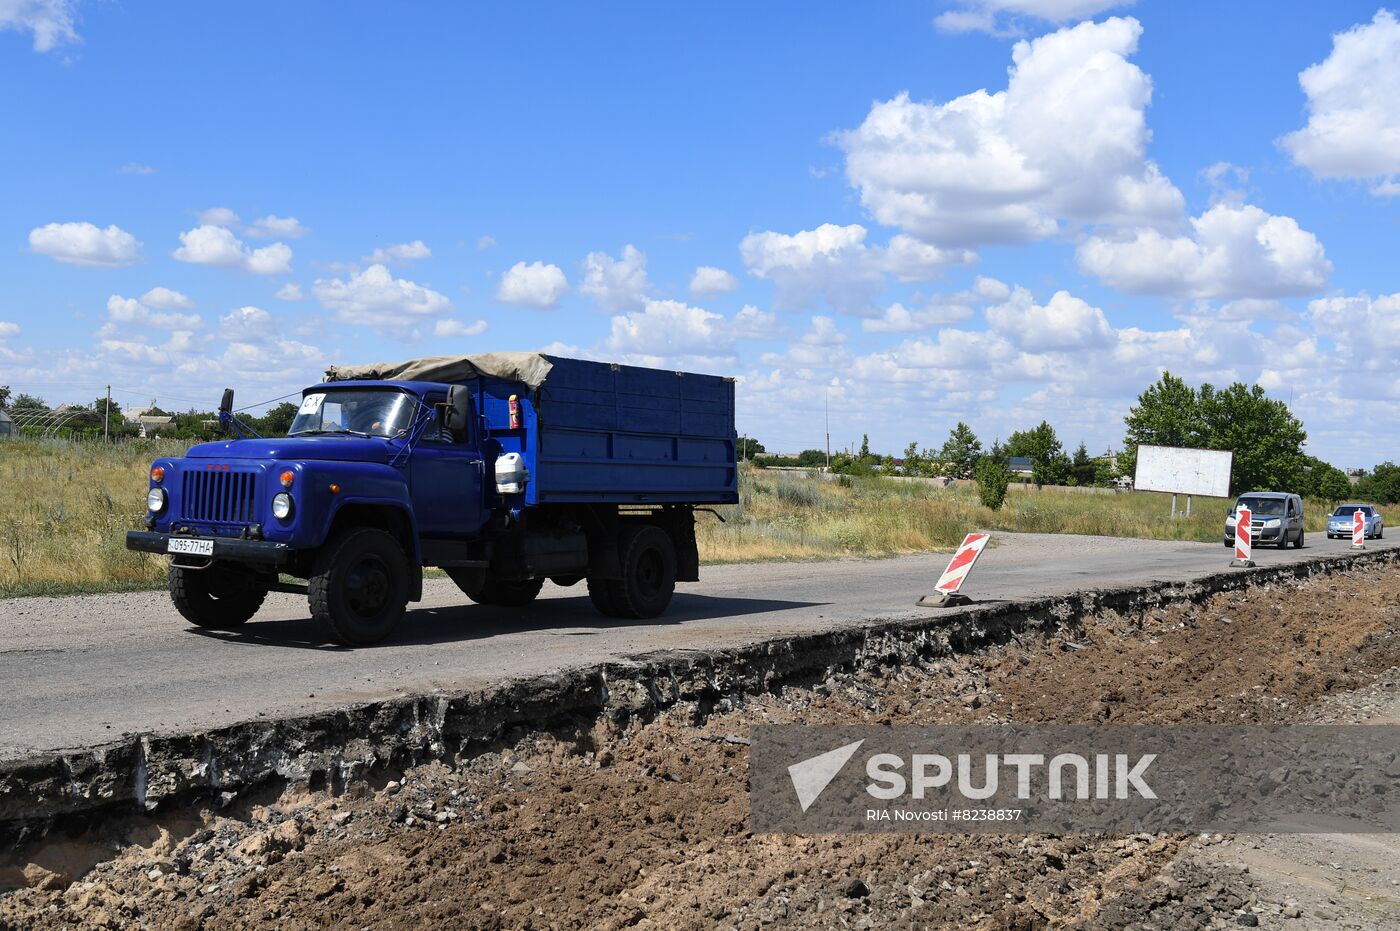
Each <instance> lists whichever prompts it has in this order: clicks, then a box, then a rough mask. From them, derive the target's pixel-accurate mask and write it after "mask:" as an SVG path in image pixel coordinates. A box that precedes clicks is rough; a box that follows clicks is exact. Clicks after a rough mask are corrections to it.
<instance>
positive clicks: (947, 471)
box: [938, 420, 982, 478]
mask: <svg viewBox="0 0 1400 931" xmlns="http://www.w3.org/2000/svg"><path fill="white" fill-rule="evenodd" d="M938 458H939V461H940V462H941V463H942V467H943V474H944V475H947V476H948V477H949V478H972V477H973V473H974V471H975V470H976V468H977V460H978V459H980V458H982V442H981V441H980V440H978V439H977V434H975V433H973V432H972V428H971V427H969V426H968V425H967V424H965V423H963V422H962V421H961V420H959V421H958V422H957V425H956V426H954V427H953V429H952V431H951V432H950V433H949V434H948V439H947V440H946V441H945V442H944V443H943V448H942V449H941V450H939V451H938Z"/></svg>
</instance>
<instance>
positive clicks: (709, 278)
mask: <svg viewBox="0 0 1400 931" xmlns="http://www.w3.org/2000/svg"><path fill="white" fill-rule="evenodd" d="M737 287H739V279H737V278H735V277H734V276H733V275H731V274H729V272H727V271H725V270H724V269H722V268H715V267H714V266H713V265H701V266H699V267H698V268H696V269H695V274H693V275H691V276H690V293H691V294H693V295H695V296H696V297H699V296H701V295H706V294H728V293H729V292H730V291H733V290H734V289H735V288H737Z"/></svg>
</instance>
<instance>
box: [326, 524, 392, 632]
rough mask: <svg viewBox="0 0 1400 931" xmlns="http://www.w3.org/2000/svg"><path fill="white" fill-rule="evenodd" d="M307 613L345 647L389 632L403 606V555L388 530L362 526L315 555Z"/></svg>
mask: <svg viewBox="0 0 1400 931" xmlns="http://www.w3.org/2000/svg"><path fill="white" fill-rule="evenodd" d="M307 588H308V591H309V594H310V600H311V615H312V617H314V618H316V620H318V621H320V622H321V623H322V624H324V625H325V626H326V628H327V629H328V630H329V631H330V634H331V636H332V637H334V638H335V639H336V640H337V641H338V642H340V643H343V644H346V645H347V646H368V645H370V644H372V643H378V642H379V641H381V640H383V639H384V638H385V637H388V636H389V635H390V634H391V633H393V632H394V628H395V627H397V626H398V623H399V620H400V619H401V618H402V617H403V612H404V608H405V607H406V606H407V605H408V560H407V558H406V557H405V556H404V552H403V548H402V547H401V546H399V541H398V540H397V539H395V538H394V536H393V535H392V534H389V533H386V532H385V531H383V530H374V529H372V528H368V527H364V528H361V529H359V530H352V531H350V532H349V533H346V534H345V535H343V536H341V537H339V538H338V539H336V540H334V541H333V542H332V543H331V544H330V545H328V546H327V547H325V549H323V550H322V551H321V553H320V554H319V555H318V556H317V557H316V565H315V567H314V569H313V570H312V574H311V584H310V585H308V586H307Z"/></svg>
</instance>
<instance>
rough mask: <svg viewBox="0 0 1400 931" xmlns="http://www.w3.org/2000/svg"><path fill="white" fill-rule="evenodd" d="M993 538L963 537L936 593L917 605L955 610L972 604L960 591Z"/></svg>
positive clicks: (986, 535) (940, 580)
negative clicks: (960, 606) (959, 606)
mask: <svg viewBox="0 0 1400 931" xmlns="http://www.w3.org/2000/svg"><path fill="white" fill-rule="evenodd" d="M991 538H992V535H991V534H990V533H969V534H968V535H967V536H965V537H963V541H962V543H961V544H959V546H958V549H957V552H955V553H954V554H953V558H952V559H950V560H948V568H947V569H944V570H943V574H942V575H941V576H939V577H938V583H937V584H936V585H935V586H934V589H935V591H934V593H933V594H931V595H925V596H924V597H922V598H920V599H919V600H918V602H917V604H918V605H919V606H920V607H922V608H953V607H957V606H958V605H965V604H970V603H971V599H970V598H968V597H967V596H966V595H960V594H958V589H960V588H962V583H963V580H964V579H966V578H967V574H968V573H969V572H971V571H972V566H973V564H974V563H976V562H977V557H978V556H981V555H982V551H983V550H984V549H986V548H987V541H988V540H990V539H991Z"/></svg>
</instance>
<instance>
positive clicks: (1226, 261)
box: [1077, 203, 1332, 298]
mask: <svg viewBox="0 0 1400 931" xmlns="http://www.w3.org/2000/svg"><path fill="white" fill-rule="evenodd" d="M1191 227H1192V232H1191V234H1190V235H1188V236H1169V235H1163V234H1162V233H1161V232H1159V231H1157V230H1154V229H1139V230H1136V231H1135V232H1133V233H1131V234H1129V235H1128V236H1126V237H1122V236H1113V237H1107V236H1094V237H1091V238H1089V239H1088V240H1086V241H1085V242H1083V243H1082V244H1081V245H1080V246H1079V250H1078V253H1077V256H1078V261H1079V267H1080V269H1081V270H1083V271H1085V272H1087V273H1088V274H1091V275H1095V276H1097V277H1098V278H1101V279H1103V280H1104V281H1105V282H1107V283H1108V284H1110V285H1113V286H1114V287H1116V288H1121V289H1123V290H1124V291H1131V292H1133V293H1135V294H1163V295H1169V296H1173V297H1188V298H1190V297H1195V298H1271V297H1288V296H1297V295H1302V294H1310V293H1314V292H1316V291H1318V290H1320V289H1321V288H1322V287H1323V286H1324V285H1325V284H1326V283H1327V276H1328V275H1330V274H1331V272H1332V263H1331V262H1329V261H1328V260H1327V256H1326V255H1325V253H1324V251H1323V248H1322V244H1321V243H1320V242H1318V241H1317V237H1316V236H1314V235H1313V234H1312V233H1310V232H1308V231H1307V230H1304V229H1301V228H1299V226H1298V224H1297V222H1296V221H1295V220H1293V219H1292V218H1291V217H1281V216H1274V215H1272V214H1269V213H1266V212H1265V211H1263V210H1261V209H1259V208H1258V207H1254V206H1250V205H1248V204H1244V205H1236V204H1224V203H1222V204H1217V205H1215V206H1214V207H1211V208H1210V209H1209V210H1207V211H1206V212H1205V213H1203V214H1202V215H1201V216H1199V217H1195V218H1193V219H1192V220H1191Z"/></svg>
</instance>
